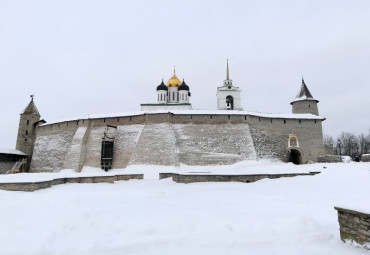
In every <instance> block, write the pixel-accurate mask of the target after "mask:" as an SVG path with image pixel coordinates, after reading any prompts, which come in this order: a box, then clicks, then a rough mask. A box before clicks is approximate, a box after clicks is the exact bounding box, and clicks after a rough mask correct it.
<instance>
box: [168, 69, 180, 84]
mask: <svg viewBox="0 0 370 255" xmlns="http://www.w3.org/2000/svg"><path fill="white" fill-rule="evenodd" d="M180 84H181V81H180V80H179V78H177V76H176V70H173V75H172V77H171V79H169V80H168V82H167V87H178V86H180Z"/></svg>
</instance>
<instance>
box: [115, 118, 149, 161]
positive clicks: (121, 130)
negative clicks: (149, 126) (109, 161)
mask: <svg viewBox="0 0 370 255" xmlns="http://www.w3.org/2000/svg"><path fill="white" fill-rule="evenodd" d="M143 128H144V125H138V124H135V125H125V126H118V127H117V135H116V139H115V142H114V152H113V153H114V154H113V165H112V167H113V168H125V167H126V166H127V165H128V164H129V161H130V158H131V156H132V154H133V152H134V150H135V148H136V145H137V143H138V141H139V138H140V135H141V133H142V130H143Z"/></svg>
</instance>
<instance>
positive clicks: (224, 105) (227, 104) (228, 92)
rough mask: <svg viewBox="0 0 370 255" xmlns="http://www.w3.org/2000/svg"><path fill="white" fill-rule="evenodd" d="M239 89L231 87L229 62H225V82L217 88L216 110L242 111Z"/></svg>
mask: <svg viewBox="0 0 370 255" xmlns="http://www.w3.org/2000/svg"><path fill="white" fill-rule="evenodd" d="M240 93H241V90H240V89H239V87H236V86H233V81H232V80H231V79H230V74H229V60H227V62H226V80H224V84H223V86H221V87H217V94H216V96H217V109H218V110H239V111H241V110H243V109H242V107H241V105H240Z"/></svg>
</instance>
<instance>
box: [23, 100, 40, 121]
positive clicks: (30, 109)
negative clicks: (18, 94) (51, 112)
mask: <svg viewBox="0 0 370 255" xmlns="http://www.w3.org/2000/svg"><path fill="white" fill-rule="evenodd" d="M21 114H37V115H39V116H40V113H39V110H37V107H36V105H35V102H34V101H33V95H31V102H30V103H29V104H28V105H27V107H26V108H25V109H24V110H23V112H22V113H21Z"/></svg>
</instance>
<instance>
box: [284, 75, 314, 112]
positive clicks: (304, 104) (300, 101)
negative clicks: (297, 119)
mask: <svg viewBox="0 0 370 255" xmlns="http://www.w3.org/2000/svg"><path fill="white" fill-rule="evenodd" d="M318 102H319V100H316V99H314V98H313V96H312V94H311V92H310V91H309V90H308V88H307V86H306V83H305V82H304V79H303V77H302V85H301V88H300V90H299V92H298V94H297V96H296V98H295V100H294V101H293V102H291V103H290V104H291V105H292V113H311V114H313V115H317V116H319V109H318V107H317V103H318Z"/></svg>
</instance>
